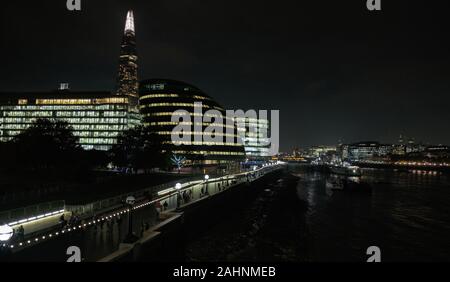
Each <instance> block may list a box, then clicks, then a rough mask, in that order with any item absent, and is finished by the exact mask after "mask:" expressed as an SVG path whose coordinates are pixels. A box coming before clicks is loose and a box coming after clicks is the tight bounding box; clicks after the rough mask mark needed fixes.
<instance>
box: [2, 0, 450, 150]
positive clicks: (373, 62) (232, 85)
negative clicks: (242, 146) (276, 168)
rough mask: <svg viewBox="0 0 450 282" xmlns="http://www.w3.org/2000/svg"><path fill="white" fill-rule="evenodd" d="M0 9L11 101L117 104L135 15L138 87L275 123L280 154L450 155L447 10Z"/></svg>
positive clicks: (220, 2)
mask: <svg viewBox="0 0 450 282" xmlns="http://www.w3.org/2000/svg"><path fill="white" fill-rule="evenodd" d="M5 2H7V1H2V3H0V16H1V18H0V20H1V25H0V38H1V39H0V40H1V41H0V43H1V44H0V51H1V54H2V59H1V64H2V66H1V68H0V75H1V76H0V77H1V80H0V92H1V91H8V90H15V91H20V90H48V89H53V88H56V87H57V85H58V83H59V82H63V81H64V82H69V83H70V84H71V88H72V89H76V90H86V89H96V90H111V89H112V88H113V87H114V81H115V76H116V68H117V62H118V53H119V45H120V41H121V36H122V31H123V28H124V21H125V15H126V11H127V9H129V8H132V9H134V11H135V17H136V30H137V44H138V46H137V47H138V53H139V67H140V70H139V75H140V79H146V78H155V77H158V78H172V79H178V80H183V81H186V82H189V83H192V84H194V85H196V86H198V87H199V88H201V89H203V90H204V91H205V92H206V93H208V94H209V95H211V96H212V97H214V98H216V100H217V101H218V102H220V103H221V104H222V105H223V106H225V107H226V108H230V109H239V108H242V109H250V108H251V109H277V110H280V116H281V132H280V134H281V149H282V150H291V149H292V148H293V147H294V146H308V145H312V144H333V143H337V141H338V139H343V140H344V141H346V142H352V141H359V140H380V141H384V142H393V141H395V140H396V139H397V136H398V135H399V134H400V133H403V134H404V135H406V136H412V137H415V138H416V140H422V141H424V142H427V143H445V144H450V130H449V129H450V110H449V109H450V98H449V90H450V89H449V88H450V87H449V79H450V69H449V67H450V54H449V52H450V48H449V47H450V46H449V45H450V44H449V41H448V38H449V36H450V33H449V28H448V27H449V26H450V23H449V21H450V20H448V18H450V17H449V16H448V13H449V12H448V11H449V10H447V8H448V7H444V6H443V3H445V2H444V1H417V2H414V1H406V0H404V1H399V0H398V1H395V0H382V8H383V11H381V12H368V11H367V10H366V0H333V1H331V0H310V1H285V0H277V1H263V0H259V1H253V0H239V1H235V0H226V1H225V0H203V1H201V0H145V1H143V0H139V1H116V0H82V11H81V12H69V11H67V10H66V8H65V2H66V1H65V0H45V1H24V0H20V1H19V0H17V1H11V2H12V3H5Z"/></svg>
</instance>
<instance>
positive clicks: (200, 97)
mask: <svg viewBox="0 0 450 282" xmlns="http://www.w3.org/2000/svg"><path fill="white" fill-rule="evenodd" d="M139 92H140V98H139V107H140V112H141V116H142V120H143V123H144V125H147V126H149V127H150V128H151V130H152V131H153V132H155V133H157V134H158V135H160V136H161V137H162V138H161V139H162V142H163V149H164V150H165V151H169V152H172V153H174V154H177V155H182V156H184V157H186V158H187V159H188V160H189V161H191V162H195V161H201V162H203V163H205V164H220V163H223V162H227V161H236V160H242V159H244V158H245V152H244V147H243V145H242V141H241V142H238V138H239V136H238V134H237V128H236V126H235V125H234V124H233V125H231V127H232V128H231V129H232V131H233V133H226V132H225V130H224V132H223V133H218V134H217V135H218V136H219V137H223V138H222V139H223V140H222V141H219V142H208V141H204V139H203V134H205V133H204V129H205V128H206V127H208V126H209V125H210V123H204V122H201V124H200V125H198V124H194V123H199V122H198V121H195V120H194V118H195V117H197V118H200V119H202V115H203V114H204V113H205V112H206V111H208V110H216V111H218V112H219V113H220V114H221V115H222V116H223V117H224V118H225V110H224V109H223V108H222V107H221V106H220V105H219V104H218V103H217V102H215V101H214V100H213V99H212V98H211V97H209V96H208V95H206V94H205V93H204V92H202V91H201V90H200V89H198V88H197V87H195V86H193V85H190V84H187V83H184V82H181V81H176V80H168V79H150V80H144V81H141V82H140V90H139ZM196 102H198V103H200V102H201V104H202V109H201V111H202V113H197V112H195V111H194V103H196ZM178 110H185V111H186V112H187V113H188V114H189V116H190V117H191V121H190V122H187V123H186V124H185V125H187V126H190V128H191V129H192V131H191V132H183V134H189V135H191V139H190V141H189V142H188V143H184V144H181V143H179V144H177V143H176V142H172V138H171V134H172V133H173V130H174V128H175V127H176V126H177V125H178V124H179V121H173V120H172V115H173V114H174V112H176V111H178ZM213 122H215V120H214V119H213ZM195 125H197V126H200V129H199V128H198V127H197V128H196V127H195ZM225 126H228V125H225ZM180 133H181V132H180ZM228 135H230V136H228ZM195 136H197V137H201V140H200V141H198V140H195V138H194V137H195ZM226 137H230V138H232V139H233V142H228V141H227V140H226Z"/></svg>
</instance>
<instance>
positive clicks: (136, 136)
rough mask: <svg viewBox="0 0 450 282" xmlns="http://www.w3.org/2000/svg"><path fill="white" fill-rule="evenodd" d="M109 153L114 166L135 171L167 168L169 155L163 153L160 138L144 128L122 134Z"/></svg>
mask: <svg viewBox="0 0 450 282" xmlns="http://www.w3.org/2000/svg"><path fill="white" fill-rule="evenodd" d="M111 153H112V160H113V163H114V164H115V165H116V166H118V167H128V168H132V169H134V170H135V171H137V170H138V169H144V170H145V171H148V170H150V169H153V168H167V166H168V159H169V155H168V153H165V152H163V149H162V138H161V137H160V136H159V135H158V134H156V133H154V132H152V131H151V130H150V128H149V127H146V126H136V127H134V128H130V129H128V130H126V131H124V132H122V133H121V134H120V135H119V137H118V139H117V145H114V146H113V148H112V150H111Z"/></svg>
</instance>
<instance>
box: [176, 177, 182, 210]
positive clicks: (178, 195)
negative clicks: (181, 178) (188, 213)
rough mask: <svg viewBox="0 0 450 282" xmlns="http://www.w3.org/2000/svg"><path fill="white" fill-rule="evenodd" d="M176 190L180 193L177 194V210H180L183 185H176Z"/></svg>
mask: <svg viewBox="0 0 450 282" xmlns="http://www.w3.org/2000/svg"><path fill="white" fill-rule="evenodd" d="M175 189H176V190H177V191H178V193H177V209H179V208H180V204H181V203H180V202H181V192H180V191H181V183H177V184H175Z"/></svg>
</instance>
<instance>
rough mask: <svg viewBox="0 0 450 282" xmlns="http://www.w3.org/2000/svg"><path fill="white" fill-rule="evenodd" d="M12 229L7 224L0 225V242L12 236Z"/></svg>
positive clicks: (6, 240)
mask: <svg viewBox="0 0 450 282" xmlns="http://www.w3.org/2000/svg"><path fill="white" fill-rule="evenodd" d="M13 233H14V230H13V229H12V228H11V226H9V225H8V224H4V225H1V226H0V242H8V241H9V239H11V237H12V236H13Z"/></svg>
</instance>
